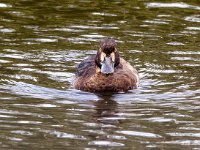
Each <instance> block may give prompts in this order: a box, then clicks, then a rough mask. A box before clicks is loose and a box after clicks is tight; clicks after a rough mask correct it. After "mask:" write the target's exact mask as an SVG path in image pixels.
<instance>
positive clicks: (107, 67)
mask: <svg viewBox="0 0 200 150" xmlns="http://www.w3.org/2000/svg"><path fill="white" fill-rule="evenodd" d="M113 72H114V63H113V61H112V59H111V57H105V59H104V62H103V63H102V64H101V73H104V74H111V73H113Z"/></svg>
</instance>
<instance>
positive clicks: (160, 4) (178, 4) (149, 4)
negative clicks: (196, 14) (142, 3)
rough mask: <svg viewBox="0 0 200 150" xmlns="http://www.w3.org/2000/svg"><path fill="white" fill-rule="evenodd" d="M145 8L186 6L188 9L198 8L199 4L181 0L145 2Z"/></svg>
mask: <svg viewBox="0 0 200 150" xmlns="http://www.w3.org/2000/svg"><path fill="white" fill-rule="evenodd" d="M146 6H147V8H162V7H163V8H188V9H195V10H200V7H199V6H193V5H189V4H186V3H183V2H180V3H155V2H153V3H147V4H146Z"/></svg>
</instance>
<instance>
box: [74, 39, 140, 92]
mask: <svg viewBox="0 0 200 150" xmlns="http://www.w3.org/2000/svg"><path fill="white" fill-rule="evenodd" d="M139 82H140V81H139V74H138V71H137V70H136V69H135V68H134V67H133V66H131V65H130V63H129V62H127V61H126V60H124V59H123V58H121V57H120V54H119V51H118V50H117V43H116V41H115V40H114V39H113V38H111V37H106V38H104V39H102V40H101V41H100V46H99V49H98V50H97V53H96V54H94V55H91V56H89V57H88V58H86V59H84V60H83V61H82V62H80V64H78V65H77V68H76V74H75V80H74V88H75V89H78V90H82V91H87V92H127V91H129V90H132V89H136V88H137V87H138V86H139Z"/></svg>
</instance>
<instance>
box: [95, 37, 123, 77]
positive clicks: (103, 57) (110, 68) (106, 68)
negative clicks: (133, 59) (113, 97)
mask: <svg viewBox="0 0 200 150" xmlns="http://www.w3.org/2000/svg"><path fill="white" fill-rule="evenodd" d="M116 46H117V43H116V42H115V40H114V39H112V38H110V37H107V38H105V39H103V40H102V41H101V42H100V48H99V50H98V52H97V54H96V58H95V63H96V66H97V69H96V72H101V73H103V74H106V75H109V74H112V73H114V70H115V69H114V68H115V67H117V66H118V65H119V63H120V58H119V52H118V51H117V49H116Z"/></svg>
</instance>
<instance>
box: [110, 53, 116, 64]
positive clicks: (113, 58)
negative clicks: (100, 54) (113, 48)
mask: <svg viewBox="0 0 200 150" xmlns="http://www.w3.org/2000/svg"><path fill="white" fill-rule="evenodd" d="M110 57H111V60H112V62H115V53H114V52H112V53H111V54H110Z"/></svg>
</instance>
